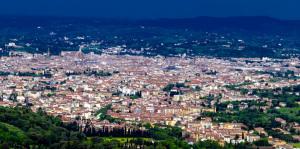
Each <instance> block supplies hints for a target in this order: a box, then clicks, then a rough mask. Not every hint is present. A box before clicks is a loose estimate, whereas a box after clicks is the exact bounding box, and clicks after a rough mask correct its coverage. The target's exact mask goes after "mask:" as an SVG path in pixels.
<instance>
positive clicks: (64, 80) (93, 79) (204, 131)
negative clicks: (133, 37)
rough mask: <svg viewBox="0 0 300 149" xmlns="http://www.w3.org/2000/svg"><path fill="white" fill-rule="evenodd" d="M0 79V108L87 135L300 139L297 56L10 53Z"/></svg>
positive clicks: (289, 142) (276, 142) (278, 143)
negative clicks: (24, 111)
mask: <svg viewBox="0 0 300 149" xmlns="http://www.w3.org/2000/svg"><path fill="white" fill-rule="evenodd" d="M112 50H114V49H112ZM0 76H1V77H0V78H1V86H0V88H1V92H0V95H1V102H0V103H1V106H7V107H15V106H24V107H29V108H30V109H32V110H33V111H34V112H37V111H39V110H43V111H44V112H46V113H47V114H49V115H52V116H55V117H59V118H60V119H61V120H62V121H63V122H64V123H72V122H76V123H77V124H78V126H79V129H81V130H82V131H84V130H87V129H91V130H94V131H96V130H102V129H104V128H108V129H111V130H114V129H116V128H117V129H120V128H126V127H127V128H129V127H134V126H137V125H139V126H138V129H141V130H145V129H146V128H145V126H143V125H147V124H150V125H152V126H155V125H157V126H161V127H165V126H171V127H178V128H180V129H181V130H182V137H183V138H184V140H186V141H187V142H188V143H190V144H193V143H195V142H197V141H205V140H215V141H217V142H219V143H220V144H225V143H228V144H239V143H245V142H248V143H255V142H257V141H261V140H266V141H267V142H268V144H270V146H274V147H277V148H280V147H284V148H293V143H296V142H299V140H300V137H299V131H300V126H299V120H300V119H299V103H300V100H299V99H300V98H299V96H300V79H299V77H300V65H299V59H298V58H290V59H272V58H266V57H265V58H230V59H222V58H208V57H193V58H189V57H185V56H184V55H183V56H181V57H163V56H155V57H144V56H130V55H117V54H101V55H98V54H94V53H93V52H91V53H89V54H84V53H83V52H82V47H80V48H79V50H78V51H62V52H61V54H60V55H51V54H50V53H45V54H30V53H26V52H17V51H11V52H10V53H9V56H3V57H1V67H0ZM140 124H142V125H140Z"/></svg>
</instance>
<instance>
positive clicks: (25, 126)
mask: <svg viewBox="0 0 300 149" xmlns="http://www.w3.org/2000/svg"><path fill="white" fill-rule="evenodd" d="M0 122H1V123H0V124H1V128H0V131H4V130H8V132H6V133H1V135H2V137H3V138H4V139H3V140H2V139H1V140H2V143H5V142H6V143H7V142H8V143H10V144H17V145H29V144H30V145H39V146H50V145H52V144H54V143H59V142H62V141H67V140H69V139H70V138H73V139H76V140H78V139H80V138H79V137H77V136H80V135H79V132H71V131H69V130H67V129H66V128H64V127H63V123H62V122H61V120H60V119H59V118H56V117H52V116H48V115H46V114H45V113H44V112H42V111H39V112H38V113H33V112H32V111H31V110H30V109H27V108H23V107H16V108H5V107H0ZM5 138H6V139H5ZM8 138H11V139H9V140H8ZM0 142H1V141H0ZM20 142H21V143H20Z"/></svg>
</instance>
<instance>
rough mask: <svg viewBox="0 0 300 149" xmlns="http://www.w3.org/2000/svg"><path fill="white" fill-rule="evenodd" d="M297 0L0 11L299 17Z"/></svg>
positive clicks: (7, 7) (28, 1) (26, 0)
mask: <svg viewBox="0 0 300 149" xmlns="http://www.w3.org/2000/svg"><path fill="white" fill-rule="evenodd" d="M299 7H300V0H0V15H5V14H10V15H42V16H43V15H50V16H98V17H122V18H127V17H130V18H166V17H195V16H244V15H248V16H249V15H250V16H258V15H259V16H261V15H262V16H271V17H277V18H283V19H300V9H299Z"/></svg>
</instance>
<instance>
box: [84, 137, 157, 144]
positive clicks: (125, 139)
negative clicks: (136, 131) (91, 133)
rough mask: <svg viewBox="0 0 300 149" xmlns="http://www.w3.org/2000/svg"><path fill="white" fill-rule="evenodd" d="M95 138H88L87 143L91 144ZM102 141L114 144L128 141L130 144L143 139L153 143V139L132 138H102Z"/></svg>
mask: <svg viewBox="0 0 300 149" xmlns="http://www.w3.org/2000/svg"><path fill="white" fill-rule="evenodd" d="M92 139H93V138H91V137H88V138H87V143H89V142H91V140H92ZM101 139H103V141H104V142H113V141H117V142H120V143H126V142H127V140H128V142H129V141H131V140H134V139H142V140H144V141H152V140H153V139H151V138H131V137H101Z"/></svg>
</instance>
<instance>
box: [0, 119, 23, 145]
mask: <svg viewBox="0 0 300 149" xmlns="http://www.w3.org/2000/svg"><path fill="white" fill-rule="evenodd" d="M25 139H27V136H26V134H25V133H24V132H23V131H22V130H20V129H19V128H17V127H15V126H13V125H9V124H6V123H2V122H0V140H4V141H15V140H19V141H24V140H25Z"/></svg>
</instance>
